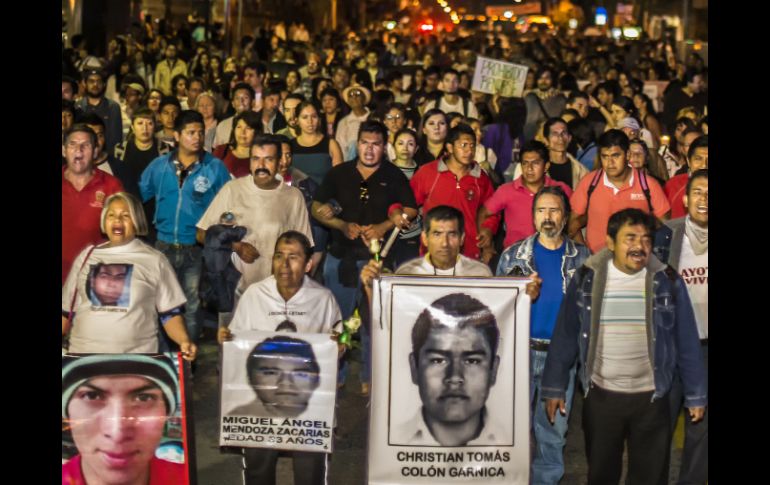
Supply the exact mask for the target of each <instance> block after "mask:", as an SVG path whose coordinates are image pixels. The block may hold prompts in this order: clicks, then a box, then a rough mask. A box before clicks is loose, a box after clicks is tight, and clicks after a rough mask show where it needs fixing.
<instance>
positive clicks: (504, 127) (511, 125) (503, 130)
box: [481, 98, 527, 177]
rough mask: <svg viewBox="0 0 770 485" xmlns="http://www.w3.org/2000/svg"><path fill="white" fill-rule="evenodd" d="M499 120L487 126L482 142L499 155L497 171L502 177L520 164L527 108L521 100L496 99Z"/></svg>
mask: <svg viewBox="0 0 770 485" xmlns="http://www.w3.org/2000/svg"><path fill="white" fill-rule="evenodd" d="M492 102H493V103H494V104H497V113H498V114H497V119H496V121H495V123H492V124H490V125H487V127H486V131H485V132H484V136H483V137H482V139H481V142H482V143H483V144H484V146H485V147H487V148H491V149H492V151H493V152H495V155H497V164H496V165H495V171H496V172H497V173H498V175H500V176H501V177H502V176H503V174H505V172H506V171H507V170H508V168H509V167H513V165H515V164H516V163H518V162H519V148H520V147H521V146H522V145H523V144H524V122H525V120H526V117H527V108H526V106H525V104H524V101H523V100H522V99H521V98H499V101H498V98H494V99H493V100H492Z"/></svg>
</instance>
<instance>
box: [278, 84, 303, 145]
mask: <svg viewBox="0 0 770 485" xmlns="http://www.w3.org/2000/svg"><path fill="white" fill-rule="evenodd" d="M304 100H305V99H304V98H303V97H302V95H301V94H290V95H288V96H286V99H284V100H283V117H284V119H285V120H286V126H285V127H284V128H283V129H281V130H278V131H277V132H276V133H275V134H276V135H283V136H285V137H286V138H288V139H289V140H291V139H292V138H296V137H297V135H299V125H298V124H297V121H298V120H299V118H298V117H297V106H299V105H300V104H301V103H302V102H303V101H304Z"/></svg>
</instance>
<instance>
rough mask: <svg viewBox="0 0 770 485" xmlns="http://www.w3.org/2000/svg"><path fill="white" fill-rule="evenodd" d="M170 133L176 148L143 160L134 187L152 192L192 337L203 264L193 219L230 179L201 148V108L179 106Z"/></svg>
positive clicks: (162, 244) (147, 195) (146, 196)
mask: <svg viewBox="0 0 770 485" xmlns="http://www.w3.org/2000/svg"><path fill="white" fill-rule="evenodd" d="M174 138H175V140H176V143H177V147H178V148H177V149H176V150H174V151H172V152H170V153H168V154H165V155H161V156H160V157H158V158H156V159H155V160H153V161H152V163H150V165H148V166H147V168H146V169H145V170H144V172H142V177H141V179H140V180H139V190H140V192H141V193H142V199H143V200H144V202H147V201H148V200H150V199H152V198H153V197H154V198H155V205H156V210H155V218H154V220H153V224H154V225H155V228H156V229H157V231H158V240H157V241H156V243H155V247H156V248H158V249H159V250H160V251H161V252H162V253H163V254H165V255H166V257H167V258H168V260H169V262H171V265H172V266H173V267H174V271H176V276H177V278H178V279H179V284H180V285H182V289H183V290H184V294H185V297H186V298H187V304H186V307H185V322H186V323H187V332H188V333H189V334H190V339H192V340H193V342H195V341H197V340H198V335H199V333H200V327H199V325H198V322H197V320H196V317H195V314H196V312H197V310H198V303H199V300H198V283H199V280H200V276H201V270H202V260H201V252H202V248H201V246H199V245H198V244H197V243H196V240H195V233H196V228H195V225H196V224H197V223H198V221H199V220H200V218H201V216H203V213H204V212H206V209H207V208H208V206H209V204H211V201H212V200H214V196H215V195H217V192H219V189H221V188H222V186H223V185H225V183H226V182H227V181H229V180H230V174H229V172H228V171H227V168H226V167H225V165H224V164H223V163H222V161H221V160H219V159H217V158H214V157H213V156H212V155H211V154H209V153H208V152H206V151H204V150H203V139H204V125H203V117H202V116H201V114H200V113H198V112H196V111H192V110H187V111H183V112H182V113H181V114H180V115H179V116H178V117H177V118H176V121H175V122H174Z"/></svg>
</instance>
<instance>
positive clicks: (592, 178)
mask: <svg viewBox="0 0 770 485" xmlns="http://www.w3.org/2000/svg"><path fill="white" fill-rule="evenodd" d="M596 144H597V145H598V147H599V161H600V163H601V166H600V167H599V169H598V170H594V171H593V172H591V173H589V174H588V175H586V176H585V177H583V179H582V180H581V181H580V182H579V183H578V185H577V187H576V188H575V193H573V194H572V197H571V198H570V204H572V210H573V212H572V215H571V216H570V221H569V236H570V237H571V238H573V239H575V240H576V241H580V242H582V241H583V235H582V234H581V233H580V230H581V229H582V228H583V227H585V228H586V243H587V246H588V248H589V249H590V250H591V252H592V253H597V252H598V251H599V250H601V249H602V248H603V247H604V246H605V245H606V244H607V243H606V236H607V221H608V220H609V219H610V215H611V214H612V213H614V212H617V211H619V210H621V209H626V208H631V207H634V208H637V209H640V210H642V211H644V212H647V213H653V214H655V216H656V217H657V218H658V219H664V218H667V217H668V213H669V211H670V209H671V206H670V205H669V203H668V199H667V198H666V194H664V193H663V189H662V188H661V187H660V185H659V184H658V182H656V181H655V180H654V179H653V178H652V177H647V176H646V175H645V172H644V171H641V170H637V169H635V168H631V166H630V165H629V164H628V153H629V152H628V150H629V146H630V143H629V141H628V137H627V136H626V134H625V133H623V132H622V131H620V130H615V129H612V130H609V131H606V132H604V134H602V136H601V137H599V140H598V141H597V143H596Z"/></svg>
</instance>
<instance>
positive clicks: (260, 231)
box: [197, 135, 313, 326]
mask: <svg viewBox="0 0 770 485" xmlns="http://www.w3.org/2000/svg"><path fill="white" fill-rule="evenodd" d="M280 160H281V142H280V141H279V140H277V139H276V138H275V137H273V136H271V135H258V136H257V137H256V138H255V139H254V142H253V143H252V145H251V160H250V166H249V171H250V172H251V176H246V177H240V178H237V179H235V180H232V181H230V182H228V183H227V184H225V186H224V187H222V190H220V191H219V193H217V195H216V197H214V200H213V201H212V202H211V205H209V207H208V209H207V210H206V212H205V213H204V214H203V216H202V217H201V219H200V221H198V224H197V228H198V231H197V239H198V241H199V242H200V243H201V244H203V243H204V241H205V240H206V230H207V229H208V228H209V227H211V226H213V225H215V224H219V221H220V217H221V215H222V214H224V213H226V212H229V213H231V214H233V215H234V216H235V221H236V223H237V224H238V225H239V226H243V227H245V228H246V229H247V232H246V235H245V236H244V237H243V239H242V240H241V241H238V242H234V243H233V245H232V246H233V252H234V253H235V254H236V255H237V258H233V263H234V265H235V267H236V269H237V270H238V271H240V273H241V275H242V276H241V279H240V281H239V282H238V286H237V287H236V289H235V299H234V305H233V308H236V307H237V305H238V300H239V299H240V297H241V295H243V292H244V291H246V288H248V287H249V285H251V284H252V283H256V282H258V281H261V280H263V279H265V278H267V277H268V276H270V273H271V270H272V261H273V250H274V248H275V241H276V240H278V237H279V236H280V235H281V234H283V233H284V232H286V231H290V230H295V231H299V232H300V233H302V234H304V235H305V236H306V237H307V238H308V239H309V240H310V243H311V244H312V243H313V239H312V238H313V235H312V232H311V230H310V221H309V218H308V212H307V208H306V206H305V199H304V197H303V196H302V192H300V190H299V189H298V188H296V187H291V186H289V185H286V184H284V183H281V181H280V180H279V179H278V178H276V173H277V172H278V164H279V163H280ZM231 319H232V312H221V313H220V314H219V324H220V326H227V325H228V324H229V323H230V320H231Z"/></svg>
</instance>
